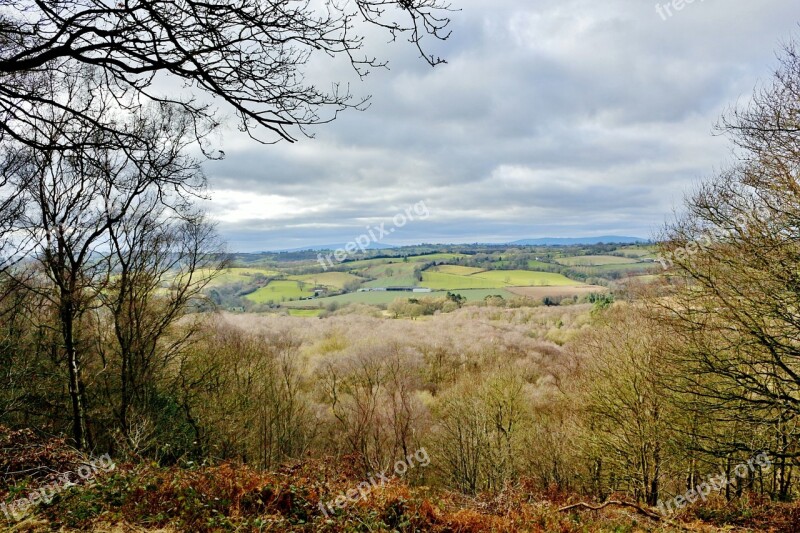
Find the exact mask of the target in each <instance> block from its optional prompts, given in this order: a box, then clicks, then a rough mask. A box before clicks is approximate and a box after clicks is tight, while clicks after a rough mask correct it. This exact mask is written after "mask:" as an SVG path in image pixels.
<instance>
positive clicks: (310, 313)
mask: <svg viewBox="0 0 800 533" xmlns="http://www.w3.org/2000/svg"><path fill="white" fill-rule="evenodd" d="M321 313H322V309H289V316H297V317H300V318H317V317H318V316H319V315H320V314H321Z"/></svg>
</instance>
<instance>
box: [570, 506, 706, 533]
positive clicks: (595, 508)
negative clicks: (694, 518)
mask: <svg viewBox="0 0 800 533" xmlns="http://www.w3.org/2000/svg"><path fill="white" fill-rule="evenodd" d="M609 505H617V506H620V507H630V508H631V509H635V510H636V511H637V512H638V513H639V514H642V515H644V516H646V517H648V518H650V519H652V520H655V521H657V522H664V523H665V524H669V525H671V526H674V527H677V528H679V529H682V530H684V531H694V530H692V529H689V528H688V527H686V526H684V525H683V524H679V523H677V522H674V521H672V520H670V519H669V518H667V517H665V516H662V515H660V514H658V513H654V512H653V511H649V510H647V509H645V508H644V507H642V506H641V505H637V504H635V503H631V502H624V501H621V500H608V501H606V502H604V503H601V504H600V505H590V504H588V503H585V502H580V503H574V504H572V505H567V506H566V507H562V508H560V509H559V510H558V512H560V513H561V512H565V511H570V510H572V509H589V510H590V511H599V510H601V509H604V508H606V507H608V506H609Z"/></svg>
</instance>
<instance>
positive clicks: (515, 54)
mask: <svg viewBox="0 0 800 533" xmlns="http://www.w3.org/2000/svg"><path fill="white" fill-rule="evenodd" d="M685 1H686V2H688V0H685ZM671 4H672V1H662V2H661V3H660V4H658V3H656V2H653V1H650V0H604V1H584V0H552V1H551V0H536V1H533V0H491V1H487V0H482V1H481V0H454V4H453V7H456V8H459V9H460V11H458V12H455V13H452V15H451V17H452V19H453V21H452V31H453V33H452V36H451V37H450V39H448V40H447V41H445V42H433V41H431V42H429V43H428V50H430V51H431V52H432V53H436V54H438V55H441V56H443V57H444V58H445V59H446V60H447V61H448V63H447V64H445V65H440V66H437V67H436V68H431V67H430V66H428V65H427V63H425V62H424V61H423V60H422V59H420V58H419V54H418V52H417V51H416V49H415V48H414V47H413V46H411V45H409V44H408V43H404V42H397V43H388V42H387V38H386V36H385V35H383V34H381V33H378V32H373V31H372V30H370V31H369V32H368V35H367V37H368V40H367V42H368V47H367V51H368V52H370V53H371V54H374V55H377V56H378V57H381V58H383V59H386V60H388V61H389V69H381V70H375V71H373V72H372V73H371V74H370V75H369V76H368V77H367V78H366V79H365V80H364V81H360V80H358V79H356V78H354V76H353V75H352V73H351V72H350V71H349V70H348V69H347V68H345V66H344V65H342V64H339V63H336V62H329V61H316V60H315V61H314V62H312V64H311V65H309V70H308V75H309V78H310V79H311V80H314V81H318V82H320V83H323V84H324V83H330V82H332V81H344V82H351V83H352V85H351V91H352V92H353V93H354V94H355V95H356V96H367V95H371V97H372V98H371V101H370V107H369V109H368V110H366V111H363V112H359V111H349V112H345V113H343V114H341V115H340V116H339V117H338V118H337V119H336V120H335V121H333V122H331V123H329V124H324V125H320V126H317V127H314V128H312V129H311V132H312V133H313V134H314V138H304V137H301V138H300V139H299V141H298V142H297V143H294V144H290V143H286V142H283V143H278V144H274V145H262V144H258V143H256V142H254V141H252V140H250V139H249V138H247V137H245V136H243V135H241V134H239V133H238V132H237V131H236V129H235V124H234V121H233V120H231V121H230V124H229V125H228V127H227V128H226V130H225V131H224V132H223V134H222V136H221V138H220V139H221V140H220V143H221V146H222V148H223V149H224V151H225V153H226V158H225V159H224V160H223V161H209V162H208V163H207V164H206V165H205V172H206V173H207V175H208V180H209V184H210V201H208V202H207V203H206V206H205V207H206V208H207V209H208V211H209V213H210V215H211V217H212V219H214V220H215V221H216V222H217V223H218V227H219V231H220V233H221V235H222V237H223V238H224V239H225V240H226V241H227V243H228V249H229V250H230V251H239V252H255V251H262V250H278V249H294V248H302V247H305V246H317V245H323V244H331V243H346V242H351V241H353V240H355V239H357V238H358V237H359V236H363V235H365V234H368V233H369V230H370V229H374V228H376V227H379V226H380V225H381V224H384V225H385V227H386V228H390V229H391V230H394V231H391V232H389V231H388V230H387V232H386V234H385V235H380V234H379V233H376V232H373V235H374V236H375V239H372V238H371V240H373V241H378V240H380V242H381V243H382V244H391V245H401V244H416V243H422V242H425V243H473V242H481V243H487V242H497V243H501V242H509V241H513V240H516V239H523V238H536V237H587V236H597V235H625V236H637V237H644V238H649V237H652V236H654V235H655V233H656V232H657V231H658V229H659V228H660V227H661V226H662V225H663V224H664V222H665V221H667V220H668V219H669V218H670V216H671V215H672V213H673V212H674V211H675V210H676V209H677V210H679V209H680V206H681V202H682V199H683V197H684V196H685V195H686V194H687V193H688V192H689V191H691V189H692V188H693V187H696V186H697V184H698V183H699V182H700V181H702V180H703V179H704V178H707V177H708V176H710V175H712V174H713V173H714V172H716V171H718V170H719V169H721V168H723V167H724V166H725V165H726V164H727V163H729V162H730V161H731V160H732V159H733V158H734V157H735V156H734V154H732V152H731V147H730V143H729V142H728V140H727V139H726V138H725V137H724V136H720V135H718V134H716V133H715V130H714V125H715V123H716V122H717V121H718V119H719V117H720V115H721V114H722V113H724V112H725V111H726V110H729V109H731V108H732V107H733V106H737V105H745V104H746V102H747V99H748V98H749V96H750V95H751V94H752V93H753V91H754V90H755V89H757V88H758V87H759V86H760V85H764V84H766V83H769V80H770V77H771V73H772V72H774V70H775V69H776V68H777V66H778V55H779V52H780V48H781V46H782V44H783V43H785V42H787V41H788V40H789V39H790V38H792V37H793V36H795V37H796V36H798V35H800V34H798V30H799V29H800V28H799V27H798V23H799V22H800V4H799V3H798V2H797V0H758V1H757V2H755V1H753V0H695V1H694V2H692V3H684V4H683V9H681V10H676V9H674V8H672V7H670V9H666V7H665V6H667V5H671ZM657 6H660V7H661V9H660V10H659V9H658V7H657ZM659 12H660V13H659ZM222 111H223V112H224V109H223V110H222ZM413 206H416V207H417V211H414V210H413ZM422 207H424V209H422ZM409 209H411V211H409ZM403 213H406V215H405V216H400V215H402V214H403ZM409 213H410V214H411V216H409ZM415 213H419V214H418V215H416V216H414V215H415ZM423 213H424V216H423V215H422V214H423ZM398 216H399V218H398ZM404 219H405V220H404ZM398 222H404V223H403V224H399V223H398ZM379 237H380V238H379Z"/></svg>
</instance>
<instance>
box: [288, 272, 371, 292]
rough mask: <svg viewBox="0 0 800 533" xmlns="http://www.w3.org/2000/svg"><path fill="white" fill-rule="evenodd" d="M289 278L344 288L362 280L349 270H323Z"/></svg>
mask: <svg viewBox="0 0 800 533" xmlns="http://www.w3.org/2000/svg"><path fill="white" fill-rule="evenodd" d="M289 279H291V280H296V281H303V282H305V283H310V284H311V285H314V286H315V287H316V286H320V285H322V286H323V287H333V288H335V289H344V286H345V285H347V284H348V283H350V282H353V281H361V278H359V277H358V276H354V275H353V274H349V273H347V272H323V273H321V274H308V275H305V276H290V277H289Z"/></svg>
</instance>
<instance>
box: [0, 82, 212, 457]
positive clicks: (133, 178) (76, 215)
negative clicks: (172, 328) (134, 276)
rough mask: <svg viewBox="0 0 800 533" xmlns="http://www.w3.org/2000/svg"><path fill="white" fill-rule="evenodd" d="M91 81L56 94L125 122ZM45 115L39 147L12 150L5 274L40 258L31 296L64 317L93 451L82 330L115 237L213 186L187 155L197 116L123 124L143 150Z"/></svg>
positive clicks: (163, 115)
mask: <svg viewBox="0 0 800 533" xmlns="http://www.w3.org/2000/svg"><path fill="white" fill-rule="evenodd" d="M91 79H92V73H91V72H88V73H86V74H85V75H84V73H79V74H78V75H75V76H74V77H72V78H71V79H70V80H69V84H67V85H63V84H58V83H55V82H54V83H53V84H51V85H49V86H48V87H47V91H48V94H50V95H51V97H52V98H53V99H56V98H58V99H59V100H60V101H62V102H65V103H68V104H70V105H72V104H73V103H74V105H73V107H81V108H82V109H85V110H86V112H87V113H91V116H96V117H100V116H110V117H114V116H118V115H116V113H115V108H114V104H113V102H114V98H113V96H111V95H110V94H109V92H108V91H99V90H97V87H95V86H94V85H93V84H92V83H91V81H90V80H91ZM61 81H63V80H61ZM38 114H39V119H37V121H36V122H35V123H33V124H32V125H31V127H30V130H29V131H30V136H31V138H33V139H36V143H35V146H33V147H31V146H25V145H16V146H14V145H9V147H8V157H7V160H8V161H11V162H13V164H10V165H7V166H6V170H7V171H8V172H7V174H6V176H7V179H8V180H9V182H10V183H11V186H10V187H9V188H7V190H6V191H4V192H5V193H6V194H7V196H5V197H4V198H3V200H2V201H3V202H6V203H13V202H14V201H15V199H16V201H17V202H19V204H18V205H19V208H18V209H17V212H16V213H15V216H13V217H11V218H10V220H9V221H8V224H7V226H6V228H7V231H6V233H7V235H6V236H7V238H6V239H4V246H5V247H6V248H7V249H13V251H12V252H10V253H7V254H6V256H5V258H4V261H3V264H0V268H2V269H3V271H4V272H5V274H6V275H10V276H14V277H15V278H16V279H17V281H19V282H20V283H23V282H25V278H24V276H21V275H20V269H18V268H15V264H16V263H18V262H20V261H22V262H24V261H30V260H35V261H36V262H38V263H39V264H40V265H41V267H42V268H41V271H42V272H43V273H44V275H45V276H46V277H47V278H48V280H49V283H44V284H42V283H38V282H37V283H31V284H29V288H30V289H31V290H34V291H38V292H39V293H40V294H42V295H43V296H44V297H46V298H47V299H48V300H49V301H50V302H51V303H52V304H53V305H54V307H55V308H56V309H57V314H58V323H59V326H58V327H59V330H60V337H61V340H62V341H63V347H62V348H63V352H64V363H65V366H66V368H67V373H68V376H69V396H70V401H71V404H72V418H73V436H74V439H75V442H76V443H77V445H78V446H80V447H83V448H85V447H87V446H88V445H89V435H88V428H87V422H86V419H87V415H86V405H85V402H86V398H85V387H84V383H83V381H82V377H81V357H82V352H84V351H85V350H87V349H88V348H87V344H86V343H87V339H86V338H84V337H83V336H82V334H81V332H80V328H79V325H80V323H81V322H82V321H83V320H84V318H85V317H86V313H87V312H88V311H90V310H91V309H92V308H94V307H96V306H97V305H98V302H99V300H98V295H99V294H101V293H102V291H103V290H104V289H105V287H107V285H108V283H109V279H110V267H111V263H110V255H109V254H108V253H107V252H108V247H109V246H110V243H111V238H110V237H111V235H110V229H111V228H113V227H114V226H115V225H117V224H119V223H120V222H121V221H122V220H124V219H125V217H126V216H127V215H128V214H129V213H130V212H131V210H132V209H134V207H135V206H136V205H137V202H139V201H140V199H141V198H143V197H144V196H145V195H152V196H153V197H155V198H157V199H158V200H159V201H160V202H161V203H163V204H164V205H168V204H170V203H172V204H173V205H185V204H186V202H187V201H189V199H190V198H191V196H192V195H195V194H198V193H199V192H200V191H202V188H203V186H204V179H203V177H202V175H201V174H200V173H199V170H198V163H197V162H196V161H194V160H193V159H191V158H188V157H186V156H185V155H184V148H185V147H186V145H187V144H188V143H191V142H193V140H194V138H195V137H194V129H193V122H192V120H191V117H189V116H188V115H187V113H185V112H184V111H181V110H178V109H175V108H172V107H169V106H167V105H166V104H164V105H158V106H155V107H146V108H142V109H140V110H139V112H137V113H136V114H133V115H128V116H124V115H123V116H124V117H125V118H124V119H123V118H118V119H116V120H118V121H119V128H120V130H124V131H128V132H131V137H132V138H136V139H138V142H137V143H136V144H117V143H116V142H115V141H113V140H112V142H111V143H108V142H105V140H104V139H105V138H107V137H108V134H107V132H105V131H103V130H98V129H97V128H96V127H95V125H94V123H93V122H92V121H81V122H78V121H75V120H74V117H73V116H72V115H71V113H70V112H69V111H68V110H65V109H64V108H63V107H58V106H42V108H41V109H40V110H39V111H38ZM111 120H115V119H113V118H112V119H111ZM111 146H115V148H111ZM51 287H52V289H51Z"/></svg>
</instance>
